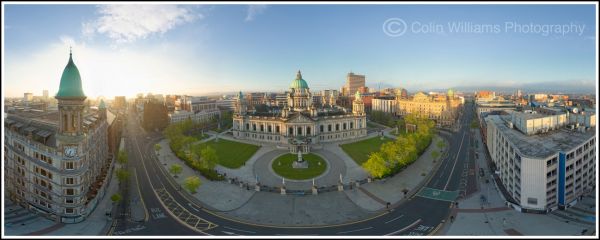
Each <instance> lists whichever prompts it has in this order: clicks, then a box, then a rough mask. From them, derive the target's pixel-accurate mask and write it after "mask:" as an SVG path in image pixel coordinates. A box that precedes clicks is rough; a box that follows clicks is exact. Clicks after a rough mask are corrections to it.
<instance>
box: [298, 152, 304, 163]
mask: <svg viewBox="0 0 600 240" xmlns="http://www.w3.org/2000/svg"><path fill="white" fill-rule="evenodd" d="M302 161H304V159H302V151H298V162H302Z"/></svg>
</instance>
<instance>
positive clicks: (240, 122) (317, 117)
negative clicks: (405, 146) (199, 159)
mask: <svg viewBox="0 0 600 240" xmlns="http://www.w3.org/2000/svg"><path fill="white" fill-rule="evenodd" d="M286 97H287V104H286V105H285V106H283V107H278V106H274V107H271V108H270V109H269V110H268V111H267V112H256V111H252V112H251V111H248V107H247V103H246V102H245V99H244V96H243V94H242V92H240V93H239V94H238V97H237V100H236V103H235V113H234V116H233V136H234V137H235V138H238V139H248V140H252V141H259V142H269V143H276V144H282V145H287V146H289V148H290V151H291V152H294V153H295V152H296V151H298V150H301V151H302V152H309V151H310V145H311V144H318V143H324V142H334V141H342V140H348V139H355V138H360V137H364V136H366V135H367V126H366V123H367V119H366V115H365V111H364V103H363V102H362V99H361V95H360V93H359V92H356V94H355V98H354V101H353V104H352V110H349V109H346V108H343V107H339V106H336V105H326V106H325V107H321V108H317V107H316V106H315V104H313V95H312V93H311V92H310V90H309V87H308V84H307V83H306V81H305V80H304V79H302V74H301V73H300V71H298V73H297V74H296V79H294V80H293V81H292V83H291V85H290V91H289V92H288V93H287V96H286Z"/></svg>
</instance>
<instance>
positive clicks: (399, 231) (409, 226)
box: [386, 218, 421, 236]
mask: <svg viewBox="0 0 600 240" xmlns="http://www.w3.org/2000/svg"><path fill="white" fill-rule="evenodd" d="M420 222H421V219H420V218H419V219H418V220H417V221H415V222H413V223H411V224H410V225H408V226H406V227H404V228H402V229H400V230H398V231H394V232H391V233H388V234H386V236H389V235H394V234H397V233H401V232H404V231H406V230H407V229H409V228H412V227H414V226H415V225H417V224H419V223H420Z"/></svg>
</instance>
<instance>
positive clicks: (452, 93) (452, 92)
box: [448, 88, 454, 97]
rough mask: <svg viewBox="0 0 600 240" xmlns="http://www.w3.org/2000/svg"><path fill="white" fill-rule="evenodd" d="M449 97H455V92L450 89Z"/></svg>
mask: <svg viewBox="0 0 600 240" xmlns="http://www.w3.org/2000/svg"><path fill="white" fill-rule="evenodd" d="M448 97H454V90H452V88H451V89H448Z"/></svg>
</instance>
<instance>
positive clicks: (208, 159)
mask: <svg viewBox="0 0 600 240" xmlns="http://www.w3.org/2000/svg"><path fill="white" fill-rule="evenodd" d="M200 157H201V158H202V163H203V166H204V168H207V169H213V168H215V166H216V165H217V162H218V161H219V157H218V156H217V151H216V150H215V149H214V148H212V147H211V146H206V147H205V148H204V149H202V150H201V151H200Z"/></svg>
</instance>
